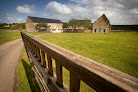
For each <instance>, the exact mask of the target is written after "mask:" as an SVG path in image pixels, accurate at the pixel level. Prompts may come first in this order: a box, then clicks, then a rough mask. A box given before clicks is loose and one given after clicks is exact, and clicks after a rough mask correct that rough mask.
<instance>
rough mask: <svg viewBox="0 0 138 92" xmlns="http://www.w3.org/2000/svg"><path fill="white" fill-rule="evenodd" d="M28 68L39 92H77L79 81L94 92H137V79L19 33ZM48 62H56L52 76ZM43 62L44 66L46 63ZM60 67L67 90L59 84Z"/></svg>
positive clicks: (60, 78) (61, 80) (61, 81)
mask: <svg viewBox="0 0 138 92" xmlns="http://www.w3.org/2000/svg"><path fill="white" fill-rule="evenodd" d="M21 35H22V39H23V42H24V46H25V48H26V52H27V55H28V58H29V61H30V63H31V65H32V66H33V68H34V70H35V73H36V75H37V76H38V78H39V81H40V84H41V85H42V88H43V91H49V92H68V91H69V92H79V90H80V80H82V81H83V82H85V83H86V84H87V85H89V86H90V87H92V88H93V89H94V90H96V91H103V92H120V91H121V92H122V91H130V92H136V91H138V79H137V78H134V77H132V76H130V75H128V74H125V73H123V72H120V71H117V70H115V69H113V68H110V67H108V66H106V65H103V64H100V63H98V62H96V61H93V60H91V59H88V58H86V57H83V56H81V55H78V54H76V53H73V52H71V51H68V50H66V49H64V48H61V47H59V46H56V45H54V44H52V43H49V42H47V41H44V40H42V39H39V38H36V37H34V36H32V35H30V34H28V33H25V32H21ZM52 58H53V59H54V60H55V62H56V74H55V75H54V73H53V67H52V62H53V61H52ZM46 60H47V63H46ZM62 67H65V68H66V69H67V70H69V71H70V87H69V88H68V87H66V86H65V85H64V83H63V76H62Z"/></svg>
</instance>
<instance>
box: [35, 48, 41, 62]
mask: <svg viewBox="0 0 138 92" xmlns="http://www.w3.org/2000/svg"><path fill="white" fill-rule="evenodd" d="M36 52H37V57H38V61H39V62H41V55H40V49H39V47H36Z"/></svg>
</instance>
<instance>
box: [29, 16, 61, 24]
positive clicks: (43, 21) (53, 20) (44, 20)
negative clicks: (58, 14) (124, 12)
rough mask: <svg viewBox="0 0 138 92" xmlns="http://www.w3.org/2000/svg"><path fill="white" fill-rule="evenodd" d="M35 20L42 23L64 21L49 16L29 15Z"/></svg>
mask: <svg viewBox="0 0 138 92" xmlns="http://www.w3.org/2000/svg"><path fill="white" fill-rule="evenodd" d="M28 17H29V18H30V19H31V20H32V21H33V22H40V23H41V22H42V23H62V22H61V21H60V20H56V19H49V18H40V17H33V16H28Z"/></svg>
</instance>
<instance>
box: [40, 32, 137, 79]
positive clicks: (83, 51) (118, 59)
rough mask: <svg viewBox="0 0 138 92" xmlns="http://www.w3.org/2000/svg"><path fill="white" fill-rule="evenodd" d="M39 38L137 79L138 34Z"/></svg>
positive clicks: (73, 35)
mask: <svg viewBox="0 0 138 92" xmlns="http://www.w3.org/2000/svg"><path fill="white" fill-rule="evenodd" d="M40 38H42V39H44V40H47V41H49V42H51V43H54V44H56V45H58V46H61V47H63V48H65V49H68V50H71V51H73V52H75V53H78V54H80V55H83V56H85V57H88V58H90V59H93V60H95V61H97V62H100V63H103V64H105V65H108V66H110V67H112V68H115V69H117V70H119V71H122V72H125V73H127V74H130V75H132V76H135V77H137V78H138V71H137V70H138V34H137V33H136V32H113V33H109V34H99V33H95V34H90V33H62V34H51V35H47V36H41V37H40Z"/></svg>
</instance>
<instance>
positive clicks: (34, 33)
mask: <svg viewBox="0 0 138 92" xmlns="http://www.w3.org/2000/svg"><path fill="white" fill-rule="evenodd" d="M27 33H29V34H32V35H39V34H46V33H50V32H27Z"/></svg>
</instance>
